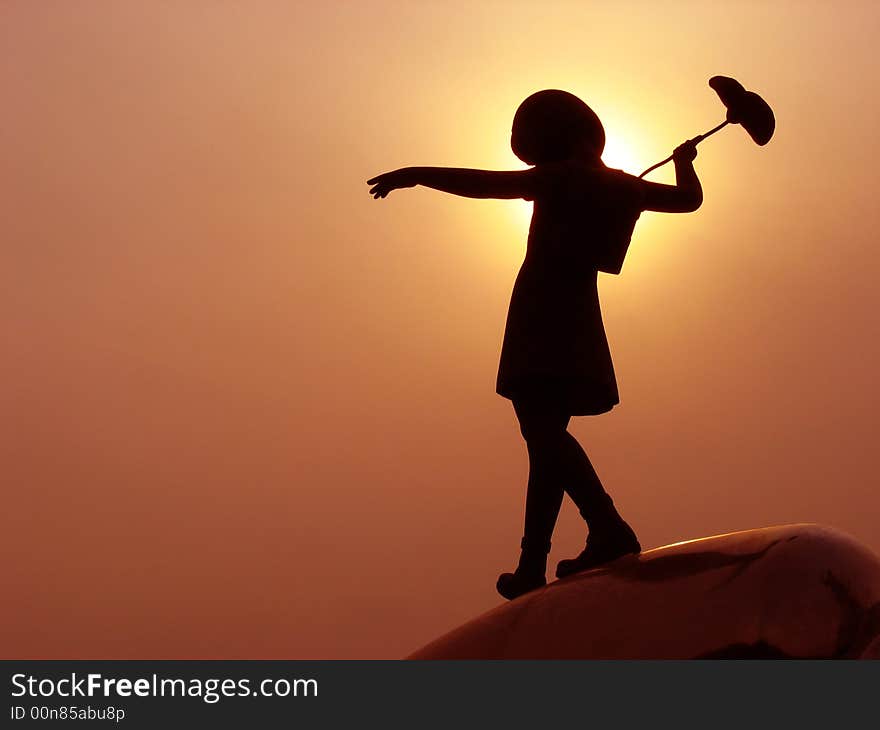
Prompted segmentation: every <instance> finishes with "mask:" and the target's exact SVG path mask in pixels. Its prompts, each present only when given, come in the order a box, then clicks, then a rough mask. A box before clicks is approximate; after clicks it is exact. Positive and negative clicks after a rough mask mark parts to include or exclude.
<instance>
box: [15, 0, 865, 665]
mask: <svg viewBox="0 0 880 730" xmlns="http://www.w3.org/2000/svg"><path fill="white" fill-rule="evenodd" d="M878 27H880V10H878V6H877V5H876V4H874V3H870V2H844V3H839V4H836V5H835V4H831V3H818V2H799V1H798V2H776V3H764V2H737V3H724V4H722V3H710V2H679V3H663V4H659V5H658V4H656V3H650V2H647V1H645V2H631V3H605V2H595V3H589V2H571V3H568V2H550V3H546V4H536V3H527V2H521V3H516V2H514V3H511V2H484V3H478V4H473V3H469V2H468V3H466V2H460V3H459V2H439V1H437V2H429V1H427V0H425V1H424V2H400V3H392V2H386V3H380V2H371V3H364V4H359V3H342V2H327V3H305V2H302V3H298V2H294V3H288V2H268V1H261V2H253V3H244V2H195V1H194V2H188V3H173V2H164V1H163V2H149V3H144V2H134V1H133V0H128V1H124V2H110V1H109V0H108V1H107V2H91V1H87V0H82V1H81V2H77V3H51V2H49V3H34V2H27V1H26V0H17V1H15V0H8V1H7V2H4V3H2V5H0V55H2V63H0V90H2V91H0V93H2V97H3V98H2V106H3V109H4V118H3V122H2V124H0V155H2V165H0V170H2V177H0V218H2V221H3V227H4V236H3V245H2V248H0V252H2V253H0V256H2V258H0V297H2V299H0V304H2V306H0V311H2V315H0V316H2V319H3V333H4V336H3V339H2V358H0V363H2V370H3V374H2V381H0V383H2V384H0V408H2V411H0V412H2V414H3V418H2V421H0V459H2V465H3V483H4V500H5V504H4V514H3V518H2V520H3V521H2V529H0V535H2V536H0V541H2V555H3V562H4V568H3V582H4V589H3V593H4V601H3V607H2V622H0V625H2V635H0V646H2V654H3V656H4V657H5V658H229V659H232V658H255V659H256V658H290V659H293V658H394V657H400V656H403V655H405V654H407V653H408V652H410V651H412V650H414V649H416V648H417V647H419V646H420V645H422V644H424V643H426V642H427V641H429V640H431V639H433V638H435V637H436V636H437V635H438V634H440V633H442V632H444V631H446V630H447V629H449V628H452V627H453V626H455V625H456V624H458V623H460V622H462V621H464V620H466V619H468V618H471V617H473V616H474V615H476V614H478V613H479V612H481V611H483V610H486V609H488V608H490V607H492V606H494V605H497V604H498V603H499V602H500V600H501V599H500V598H499V597H498V596H497V594H496V593H495V588H494V586H495V579H496V577H497V575H498V573H499V572H501V571H503V570H509V569H511V568H512V567H513V566H514V564H515V559H516V557H517V554H518V545H519V538H520V535H521V525H522V510H523V502H524V496H525V478H526V468H527V458H526V451H525V447H524V445H523V444H522V442H521V440H520V437H519V433H518V430H517V425H516V422H515V418H514V415H513V410H512V408H511V407H510V403H509V402H508V401H506V400H504V399H502V398H500V397H499V396H497V395H495V393H494V384H495V373H496V368H497V362H498V355H499V350H500V344H501V335H502V332H503V326H504V317H505V313H506V307H507V303H508V297H509V295H510V290H511V287H512V284H513V279H514V276H515V275H516V271H517V268H518V266H519V263H520V262H521V260H522V256H523V252H524V249H525V235H526V227H527V213H528V208H527V204H526V203H523V202H517V201H480V200H466V199H462V198H455V197H452V196H444V195H442V194H440V193H437V192H434V191H429V190H426V189H423V188H421V189H415V190H405V191H400V192H395V193H392V194H391V195H390V196H389V198H388V199H387V200H383V201H378V202H377V201H374V200H372V199H371V198H370V196H369V195H368V194H367V186H366V185H365V184H364V181H365V180H366V179H367V178H368V177H371V176H372V175H375V174H377V173H380V172H384V171H386V170H390V169H393V168H395V167H399V166H403V165H449V166H468V167H487V168H498V169H504V168H518V167H521V163H519V162H518V160H516V158H515V157H514V156H513V154H512V153H511V152H510V147H509V131H510V123H511V120H512V117H513V112H514V110H515V109H516V107H517V105H518V104H519V102H520V101H521V100H522V99H523V98H525V97H526V96H527V95H528V94H530V93H532V92H533V91H536V90H538V89H541V88H547V87H555V88H563V89H566V90H569V91H572V92H574V93H576V94H578V95H580V96H581V97H582V98H583V99H584V100H586V101H587V102H588V103H589V104H590V105H591V106H593V108H594V109H595V110H596V111H597V112H598V114H599V116H600V117H601V118H602V120H603V122H604V124H605V127H606V131H607V134H608V155H607V156H606V161H607V162H608V164H611V165H613V166H618V167H623V168H624V169H626V170H627V171H628V172H632V173H635V174H638V173H639V172H640V171H641V170H642V169H644V168H645V167H647V166H648V165H650V164H652V163H653V162H656V161H657V160H659V159H662V158H663V157H665V156H666V155H667V154H669V152H670V151H671V150H672V148H673V147H675V146H676V145H677V144H679V143H680V142H682V141H683V140H684V139H686V138H687V137H691V136H694V135H696V134H697V133H699V132H703V131H706V130H707V129H710V128H711V127H713V126H715V124H717V123H718V122H719V121H721V120H722V119H723V108H722V107H721V104H720V103H719V101H718V99H717V97H716V95H715V94H714V92H713V91H712V90H711V89H709V87H708V85H707V83H706V82H707V79H708V78H709V77H710V76H712V75H715V74H724V75H728V76H734V77H736V78H738V79H739V80H741V81H742V82H743V83H744V84H745V85H746V86H747V87H750V88H752V89H754V90H755V91H757V92H758V93H760V94H762V95H763V96H764V97H765V98H766V99H767V100H768V101H769V102H770V104H771V105H772V106H773V107H774V110H775V112H776V118H777V136H776V137H775V138H774V139H773V140H772V141H771V142H770V143H769V144H768V145H767V146H766V147H765V148H758V147H756V146H755V145H754V144H753V143H752V142H751V141H750V140H749V139H748V137H747V135H746V134H745V133H744V132H743V131H742V130H741V129H730V130H725V131H724V132H722V133H721V134H719V135H717V136H715V137H713V138H712V139H711V140H708V141H707V142H706V143H704V144H703V145H701V146H700V148H699V149H700V155H699V157H698V158H697V161H696V168H697V170H698V172H699V173H700V177H701V179H702V182H703V187H704V191H705V202H704V204H703V207H702V208H701V209H700V210H699V211H698V212H697V213H694V214H690V215H678V216H674V215H665V216H664V215H660V214H653V213H647V214H644V215H643V217H642V220H641V221H640V223H639V224H638V226H637V227H636V233H635V237H634V240H633V244H632V246H631V248H630V252H629V255H628V258H627V261H626V264H625V266H624V269H623V273H622V275H621V276H619V277H612V276H608V275H603V276H602V277H601V279H600V294H601V298H602V303H603V309H604V314H605V323H606V328H607V331H608V335H609V341H610V343H611V349H612V354H613V357H614V362H615V368H616V370H617V375H618V382H619V386H620V392H621V405H620V406H619V407H617V408H615V409H614V411H613V412H612V413H610V414H608V415H605V416H601V417H597V418H580V419H575V421H574V424H573V426H572V431H573V432H574V433H575V434H576V435H577V436H578V438H579V439H580V440H581V442H582V443H583V445H584V447H585V449H586V450H587V452H588V453H589V454H590V456H591V458H592V459H593V462H594V464H595V465H596V468H597V470H598V472H599V474H600V476H601V477H602V478H603V480H604V482H605V484H606V487H607V488H608V490H609V491H610V492H611V494H612V495H613V496H614V498H615V500H616V502H617V504H618V505H619V506H620V508H621V510H622V511H623V513H624V515H625V516H626V517H627V519H628V520H629V521H630V522H631V524H632V525H633V526H634V527H635V528H636V530H637V531H638V533H639V535H640V538H641V542H642V545H643V546H644V547H645V548H650V547H655V546H657V545H661V544H665V543H669V542H674V541H678V540H683V539H689V538H695V537H699V536H704V535H711V534H714V533H719V532H726V531H731V530H738V529H745V528H751V527H759V526H763V525H770V524H775V523H785V522H798V521H814V522H822V523H827V524H830V525H832V526H835V527H839V528H841V529H843V530H846V531H848V532H850V533H851V534H853V535H854V536H856V537H857V538H859V539H861V540H863V541H864V542H866V543H867V544H868V545H869V546H871V547H872V548H873V549H874V550H875V551H880V531H878V528H877V519H878V511H880V510H878V508H880V492H878V477H877V468H878V467H877V444H876V441H877V435H876V431H877V426H876V424H877V415H876V414H877V411H878V407H880V402H878V390H877V384H876V379H877V372H878V366H880V345H878V334H880V333H878V317H877V311H878V306H880V294H878V291H880V289H878V286H877V279H878V273H880V272H878V269H880V246H878V242H877V230H878V223H880V221H878V206H877V202H876V198H877V190H878V188H877V184H876V177H877V165H878V155H877V140H876V134H877V132H876V120H877V118H878V116H880V108H878V107H880V102H878V99H877V94H876V90H877V89H878V88H880V66H878V64H877V61H876V29H877V28H878ZM651 179H653V180H657V181H665V182H670V181H671V180H672V170H671V168H663V170H661V171H658V172H657V173H656V174H652V176H651ZM557 530H558V531H557V534H556V537H555V539H554V548H553V553H552V555H551V565H555V562H556V560H557V559H559V558H561V557H570V556H572V555H574V554H576V553H577V552H578V551H579V550H580V549H581V547H582V541H583V538H584V535H585V533H584V529H583V527H582V525H581V523H580V518H579V517H578V515H577V513H576V511H575V509H574V508H573V507H572V505H571V503H570V502H568V501H566V504H565V505H564V507H563V515H562V517H561V519H560V524H559V527H558V528H557Z"/></svg>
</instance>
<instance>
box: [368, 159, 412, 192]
mask: <svg viewBox="0 0 880 730" xmlns="http://www.w3.org/2000/svg"><path fill="white" fill-rule="evenodd" d="M367 185H372V186H373V187H372V188H370V195H372V196H373V198H375V199H377V200H378V199H379V198H384V197H385V196H386V195H388V193H390V192H391V191H392V190H399V189H400V188H411V187H413V186H415V185H416V179H415V174H414V170H413V168H411V167H402V168H401V169H399V170H394V171H393V172H385V173H382V174H381V175H376V177H371V178H370V179H369V180H367Z"/></svg>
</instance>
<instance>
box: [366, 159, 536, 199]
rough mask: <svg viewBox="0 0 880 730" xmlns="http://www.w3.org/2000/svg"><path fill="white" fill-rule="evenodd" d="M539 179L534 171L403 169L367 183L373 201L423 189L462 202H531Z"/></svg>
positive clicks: (458, 168)
mask: <svg viewBox="0 0 880 730" xmlns="http://www.w3.org/2000/svg"><path fill="white" fill-rule="evenodd" d="M540 180H541V175H540V174H539V173H538V172H537V170H536V168H530V169H528V170H512V171H509V172H500V171H494V170H470V169H466V168H460V167H403V168H401V169H400V170H394V171H393V172H386V173H384V174H382V175H377V176H376V177H373V178H370V179H369V180H367V184H368V185H372V186H373V187H372V188H371V189H370V194H371V195H372V196H373V197H374V198H384V197H385V196H386V195H388V193H390V192H391V191H392V190H397V189H399V188H411V187H414V186H415V185H424V186H425V187H428V188H434V190H440V191H442V192H444V193H452V194H453V195H462V196H464V197H466V198H525V199H527V200H530V199H533V198H534V196H535V194H536V192H537V189H538V186H539V185H540Z"/></svg>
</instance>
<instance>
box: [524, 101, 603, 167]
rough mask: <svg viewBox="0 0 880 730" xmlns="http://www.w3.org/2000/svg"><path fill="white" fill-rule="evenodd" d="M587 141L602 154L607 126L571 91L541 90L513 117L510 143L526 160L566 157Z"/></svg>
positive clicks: (541, 160) (540, 160) (533, 161)
mask: <svg viewBox="0 0 880 730" xmlns="http://www.w3.org/2000/svg"><path fill="white" fill-rule="evenodd" d="M584 141H587V142H588V143H589V144H590V146H592V147H593V148H594V149H595V150H596V156H597V157H599V156H601V155H602V150H603V149H605V130H604V129H603V127H602V122H601V121H599V117H598V116H597V115H596V112H594V111H593V110H592V109H590V107H588V106H587V105H586V104H585V103H584V102H583V101H581V100H580V99H578V98H577V97H576V96H575V95H574V94H569V93H568V92H567V91H559V90H558V89H545V90H544V91H538V92H536V93H534V94H532V95H531V96H529V97H528V98H527V99H526V100H525V101H524V102H523V103H522V104H520V105H519V108H518V109H517V110H516V114H515V115H514V117H513V130H512V132H511V136H510V146H511V148H512V149H513V153H514V154H515V155H516V156H517V157H519V159H521V160H522V161H523V162H525V163H526V164H529V165H537V164H540V163H544V162H554V161H557V160H563V159H565V158H566V157H568V156H569V155H571V153H572V151H573V149H574V147H575V146H576V145H577V144H580V143H582V142H584Z"/></svg>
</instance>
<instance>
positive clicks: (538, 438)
mask: <svg viewBox="0 0 880 730" xmlns="http://www.w3.org/2000/svg"><path fill="white" fill-rule="evenodd" d="M513 407H514V410H515V411H516V416H517V418H518V419H519V425H520V431H521V432H522V435H523V438H524V439H525V441H526V448H527V449H528V453H529V481H528V489H527V492H526V514H525V525H524V527H523V538H522V543H521V546H522V553H521V554H520V561H519V565H518V567H517V569H516V572H514V573H504V574H503V575H501V577H499V579H498V586H497V587H498V592H499V593H501V595H503V596H504V597H505V598H515V597H516V596H518V595H521V594H523V593H526V592H527V591H530V590H532V589H534V588H537V587H538V586H541V585H544V583H545V582H546V578H545V572H546V569H547V553H549V552H550V538H551V536H552V535H553V528H554V527H555V525H556V519H557V517H558V516H559V508H560V507H561V506H562V496H563V485H564V483H565V481H566V472H567V470H568V467H567V465H566V462H567V461H568V459H567V458H566V451H567V446H566V436H567V435H568V434H567V432H566V430H565V429H566V428H567V426H568V422H569V420H570V416H569V414H568V413H567V412H566V411H565V410H564V409H563V408H561V407H557V406H555V405H553V404H552V403H548V401H547V400H546V399H541V400H539V399H518V400H515V401H514V403H513Z"/></svg>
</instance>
